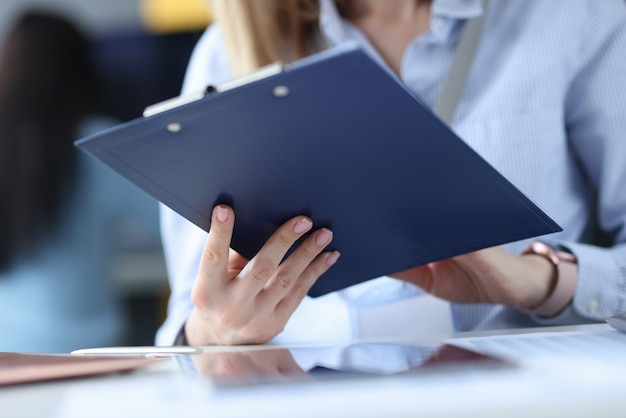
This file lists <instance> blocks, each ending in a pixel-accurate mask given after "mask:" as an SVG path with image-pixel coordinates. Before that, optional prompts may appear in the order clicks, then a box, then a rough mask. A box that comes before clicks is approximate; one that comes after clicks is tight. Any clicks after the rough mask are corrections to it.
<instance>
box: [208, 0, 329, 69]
mask: <svg viewBox="0 0 626 418" xmlns="http://www.w3.org/2000/svg"><path fill="white" fill-rule="evenodd" d="M210 4H211V11H212V13H213V16H214V18H215V21H216V22H218V24H219V26H220V28H221V30H222V33H223V36H224V42H225V44H226V49H227V51H228V58H229V61H230V64H231V66H232V69H233V72H234V75H235V76H241V75H245V74H247V73H250V72H252V71H254V70H256V69H258V68H259V67H262V66H264V65H268V64H271V63H274V62H278V61H280V62H283V63H284V62H289V61H292V60H295V59H298V58H302V57H304V56H307V55H309V54H311V53H312V52H313V51H312V47H311V42H312V37H313V36H314V33H315V31H316V30H317V27H318V18H319V6H318V3H317V1H316V0H211V3H210Z"/></svg>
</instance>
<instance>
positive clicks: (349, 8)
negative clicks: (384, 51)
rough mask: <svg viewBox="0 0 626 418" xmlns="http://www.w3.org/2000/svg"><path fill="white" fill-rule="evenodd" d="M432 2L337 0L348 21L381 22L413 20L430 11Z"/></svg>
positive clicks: (427, 0)
mask: <svg viewBox="0 0 626 418" xmlns="http://www.w3.org/2000/svg"><path fill="white" fill-rule="evenodd" d="M430 3H432V0H337V4H338V6H339V9H340V11H341V13H342V14H343V16H344V17H345V18H346V19H348V20H356V19H372V18H374V19H377V20H381V21H388V22H394V21H407V20H413V19H414V18H415V16H416V15H418V14H421V13H423V9H424V7H425V6H426V7H427V8H428V9H430Z"/></svg>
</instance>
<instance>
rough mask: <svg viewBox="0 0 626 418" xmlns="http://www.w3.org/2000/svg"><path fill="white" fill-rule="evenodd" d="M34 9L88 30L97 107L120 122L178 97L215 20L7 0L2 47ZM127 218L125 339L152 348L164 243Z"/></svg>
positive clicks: (153, 3)
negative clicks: (201, 41)
mask: <svg viewBox="0 0 626 418" xmlns="http://www.w3.org/2000/svg"><path fill="white" fill-rule="evenodd" d="M31 8H37V9H40V10H50V11H54V12H56V13H61V14H63V15H65V16H67V17H68V18H70V19H71V20H73V21H74V22H75V23H76V24H78V25H79V26H80V28H81V29H82V30H83V31H84V32H85V33H86V34H87V35H88V37H89V39H90V45H91V49H92V55H93V59H94V62H95V66H96V70H97V74H96V75H97V80H98V84H99V89H100V93H101V96H100V100H99V111H100V112H101V113H103V114H106V115H109V116H112V117H113V118H115V119H116V120H117V121H119V122H123V121H127V120H130V119H133V118H135V117H139V116H140V115H141V113H142V111H143V109H144V108H145V107H146V106H147V105H150V104H153V103H155V102H158V101H160V100H164V99H167V98H170V97H173V96H176V95H178V93H179V90H180V87H181V84H182V80H183V76H184V71H185V67H186V64H187V61H188V59H189V56H190V54H191V51H192V48H193V46H194V44H195V42H196V41H197V39H198V37H199V36H200V34H201V33H202V31H203V30H204V28H206V26H207V25H208V24H209V22H210V12H209V10H208V8H207V7H206V1H205V0H2V1H0V45H2V44H3V43H4V42H3V40H4V37H5V34H6V30H7V28H9V27H10V26H11V24H12V22H13V21H14V19H16V18H17V17H18V16H19V15H20V13H22V12H23V11H24V10H26V9H31ZM139 192H141V191H139ZM141 193H143V192H141ZM156 210H157V205H156V201H155V211H156ZM152 215H153V214H150V216H152ZM152 219H154V222H158V220H157V217H156V216H154V217H153V218H152ZM127 221H128V225H121V226H120V228H119V229H120V231H122V232H121V233H120V236H119V248H117V256H116V258H115V262H114V265H113V266H111V278H110V279H111V280H112V282H113V283H114V286H115V289H116V293H117V295H118V297H119V298H120V300H121V301H122V304H123V306H124V308H125V318H126V320H127V329H128V332H127V337H126V341H124V343H125V344H128V345H150V344H152V343H153V338H154V333H155V331H156V329H157V328H158V326H159V325H160V323H161V322H162V320H163V319H164V316H165V309H166V302H167V297H168V296H169V288H168V285H167V278H166V272H165V265H164V261H163V256H162V252H161V247H160V245H161V243H160V238H159V237H158V235H157V236H155V234H153V233H150V232H149V231H142V230H141V229H137V228H135V227H134V226H133V222H132V220H127ZM155 228H156V226H155Z"/></svg>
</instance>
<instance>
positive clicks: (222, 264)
mask: <svg viewBox="0 0 626 418" xmlns="http://www.w3.org/2000/svg"><path fill="white" fill-rule="evenodd" d="M234 220H235V215H234V213H233V211H232V209H231V208H229V207H228V206H225V205H217V206H216V207H215V208H213V214H212V217H211V229H210V230H209V234H208V236H207V239H206V241H205V243H204V248H203V250H202V258H201V259H200V270H199V275H198V276H199V279H200V280H198V281H196V286H197V287H203V286H206V287H210V288H214V286H222V285H224V284H225V283H227V282H228V281H229V279H230V277H229V276H228V274H227V272H228V260H229V252H230V241H231V237H232V234H233V226H234ZM199 290H200V289H199ZM200 291H201V290H200Z"/></svg>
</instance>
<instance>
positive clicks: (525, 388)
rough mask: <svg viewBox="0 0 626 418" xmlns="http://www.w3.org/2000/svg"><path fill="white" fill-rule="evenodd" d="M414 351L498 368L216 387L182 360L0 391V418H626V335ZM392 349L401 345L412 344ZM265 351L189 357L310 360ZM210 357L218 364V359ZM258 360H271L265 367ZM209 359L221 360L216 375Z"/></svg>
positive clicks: (589, 328)
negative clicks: (482, 358) (473, 355)
mask: <svg viewBox="0 0 626 418" xmlns="http://www.w3.org/2000/svg"><path fill="white" fill-rule="evenodd" d="M416 341H417V340H416ZM418 341H419V342H420V343H419V344H420V345H422V344H423V343H424V344H425V345H428V344H431V343H432V344H433V345H434V346H435V345H441V343H442V342H445V343H447V344H446V346H447V345H449V344H452V345H453V346H456V347H465V348H469V349H471V350H474V351H478V352H481V353H485V354H491V355H495V356H496V357H497V358H499V359H501V360H504V362H505V363H504V365H502V364H495V365H494V364H491V365H485V364H481V363H468V364H466V365H464V366H462V367H456V366H449V365H448V366H447V367H443V368H438V367H432V368H429V369H428V370H427V371H426V372H423V373H401V374H384V373H382V375H377V376H371V375H369V374H363V375H361V376H358V377H354V376H350V377H346V378H343V377H337V378H334V377H331V378H323V379H308V380H307V379H284V380H282V381H275V380H274V381H268V380H262V379H259V380H258V381H257V383H250V384H227V385H224V384H218V383H216V382H215V381H214V380H210V379H208V378H206V375H205V377H198V373H197V370H195V371H196V374H195V376H194V373H193V372H190V370H189V367H188V366H189V363H193V362H196V361H195V360H196V359H193V360H194V361H193V362H189V361H187V363H185V361H186V360H189V359H190V357H178V358H172V359H165V360H163V361H162V362H161V363H159V364H156V365H154V366H150V367H148V368H144V369H139V370H136V371H134V372H131V373H126V374H113V375H106V376H100V377H91V378H82V379H73V380H66V381H57V382H51V383H38V384H26V385H20V386H12V387H4V388H0V417H11V418H12V417H24V418H27V417H37V418H39V417H54V418H57V417H59V418H60V417H64V418H70V417H71V418H73V417H81V418H85V417H107V418H108V417H203V418H207V417H255V416H267V417H273V418H276V417H318V416H319V417H332V416H337V417H420V416H424V417H458V416H464V417H467V416H469V417H474V416H476V417H503V416H506V417H527V416H568V417H583V416H584V417H589V416H598V417H624V416H626V333H621V332H619V331H615V330H613V329H612V328H610V327H609V326H607V325H585V326H576V327H552V328H537V329H532V330H516V331H513V332H507V333H505V334H503V333H481V334H477V333H473V334H457V335H454V336H452V337H451V336H445V337H442V336H438V337H436V336H432V337H431V338H429V339H424V338H420V339H419V340H418ZM359 343H360V344H359V345H357V347H359V348H361V347H363V343H367V344H365V346H367V347H372V346H374V347H375V348H376V350H378V349H379V348H380V347H381V346H382V347H387V346H389V345H390V343H392V341H368V342H359ZM393 343H402V345H404V346H406V344H407V343H410V341H404V340H403V341H394V342H393ZM338 346H341V345H338ZM344 347H345V346H344ZM266 348H267V347H261V346H249V347H228V348H226V347H221V348H220V347H211V348H206V349H205V350H206V352H208V353H213V354H208V355H204V354H203V355H202V357H198V358H203V359H207V361H206V362H205V363H203V366H202V367H204V370H212V372H211V373H219V374H225V373H226V374H228V373H234V372H240V371H241V368H242V367H243V366H241V365H242V364H244V363H241V362H239V363H233V362H230V359H234V358H238V357H245V358H246V359H247V360H248V362H247V363H245V368H251V367H252V368H254V367H256V368H257V369H267V368H272V367H274V366H276V365H277V364H279V363H280V362H276V361H274V360H271V358H273V356H274V354H276V353H278V354H280V353H283V354H284V353H287V355H288V358H287V359H288V360H293V359H296V360H298V364H302V362H306V361H307V360H306V359H304V360H303V358H304V357H306V355H304V356H303V355H302V354H303V353H305V354H306V353H307V347H304V346H301V347H272V350H271V351H267V350H266ZM287 348H289V351H287V350H286V349H287ZM308 348H311V349H312V348H315V347H308ZM318 348H319V347H318ZM376 350H374V356H376V353H382V354H380V355H379V356H378V357H379V359H380V360H381V361H382V360H384V361H382V363H394V361H393V359H392V358H391V357H389V355H388V352H387V351H384V350H383V351H376ZM217 352H221V353H222V355H224V354H227V356H225V357H218V356H217V355H215V353H217ZM328 352H333V351H332V350H330V351H328ZM336 352H339V351H335V353H336ZM341 352H343V351H341ZM261 353H265V354H267V353H270V354H272V355H271V356H270V357H269V358H270V360H267V359H268V357H263V356H262V355H261ZM289 354H292V355H289ZM281 355H282V354H281ZM331 357H332V355H331ZM218 358H221V359H227V360H229V361H225V362H221V363H219V364H217V363H216V361H215V360H216V359H218ZM255 359H257V360H259V361H257V362H255ZM263 361H265V363H264V362H263ZM375 363H376V362H375ZM382 363H381V364H382ZM185 364H187V365H185ZM281 364H283V363H281ZM311 364H312V363H310V364H309V365H311ZM368 364H373V363H371V362H370V363H368ZM376 364H378V363H376ZM288 365H293V363H288ZM493 366H495V367H493ZM199 367H200V366H199ZM199 374H200V375H202V373H199ZM307 375H308V374H307Z"/></svg>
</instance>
